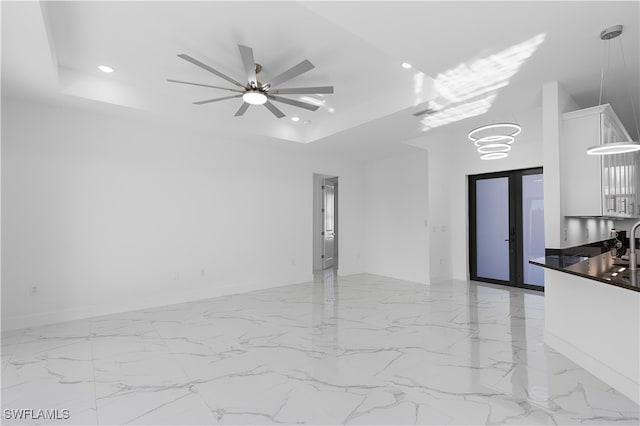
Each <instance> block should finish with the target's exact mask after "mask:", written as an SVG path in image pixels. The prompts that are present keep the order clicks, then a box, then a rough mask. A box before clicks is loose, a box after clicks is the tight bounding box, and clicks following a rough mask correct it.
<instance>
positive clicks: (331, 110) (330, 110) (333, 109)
mask: <svg viewBox="0 0 640 426" xmlns="http://www.w3.org/2000/svg"><path fill="white" fill-rule="evenodd" d="M335 110H336V109H335V108H329V109H328V110H327V111H329V112H334V111H335Z"/></svg>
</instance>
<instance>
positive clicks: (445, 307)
mask: <svg viewBox="0 0 640 426" xmlns="http://www.w3.org/2000/svg"><path fill="white" fill-rule="evenodd" d="M543 335H544V296H543V295H542V294H541V293H538V292H533V291H527V290H521V289H513V288H506V287H499V286H494V285H485V284H481V283H474V282H462V281H445V282H440V283H434V284H432V285H430V286H425V285H419V284H415V283H409V282H404V281H401V280H395V279H390V278H384V277H378V276H375V275H368V274H362V275H354V276H349V277H336V276H335V275H332V274H327V275H326V276H324V277H318V278H317V279H315V280H314V282H311V283H305V284H296V285H290V286H283V287H278V288H273V289H267V290H260V291H255V292H251V293H245V294H237V295H231V296H225V297H219V298H215V299H207V300H201V301H196V302H188V303H181V304H177V305H172V306H165V307H159V308H153V309H146V310H141V311H134V312H126V313H122V314H117V315H108V316H102V317H96V318H92V319H89V320H83V321H74V322H69V323H64V324H54V325H51V326H46V327H36V328H30V329H25V330H18V331H15V332H8V333H3V334H2V408H3V409H20V408H33V409H38V408H41V409H68V410H70V414H71V417H70V418H69V419H68V420H57V421H52V422H48V421H44V420H37V421H36V420H33V421H25V420H13V419H4V418H3V424H45V423H47V424H48V423H53V424H101V425H104V424H158V425H160V424H180V425H186V424H393V425H401V424H440V425H448V424H452V425H459V424H474V425H476V424H604V425H608V424H636V425H637V424H638V422H639V407H638V405H636V404H634V403H633V402H631V401H630V400H629V399H627V398H625V397H624V396H623V395H621V394H619V393H618V392H616V391H615V390H614V389H611V388H610V387H609V386H607V385H606V384H604V383H602V382H601V381H600V380H598V379H597V378H595V377H594V376H593V375H591V374H589V373H588V372H587V371H585V370H584V369H582V368H580V367H579V366H577V365H576V364H574V363H573V362H571V361H570V360H568V359H567V358H565V357H564V356H562V355H561V354H559V353H557V352H556V351H554V350H553V349H551V348H549V347H547V346H546V345H544V341H543Z"/></svg>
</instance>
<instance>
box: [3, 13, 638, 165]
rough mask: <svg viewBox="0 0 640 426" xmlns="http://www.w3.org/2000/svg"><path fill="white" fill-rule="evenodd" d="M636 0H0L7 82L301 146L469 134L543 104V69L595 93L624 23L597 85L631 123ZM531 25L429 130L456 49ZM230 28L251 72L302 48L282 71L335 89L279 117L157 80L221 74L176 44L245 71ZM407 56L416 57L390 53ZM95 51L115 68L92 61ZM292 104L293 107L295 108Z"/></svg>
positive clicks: (576, 90)
mask: <svg viewBox="0 0 640 426" xmlns="http://www.w3.org/2000/svg"><path fill="white" fill-rule="evenodd" d="M639 4H640V3H639V2H637V1H626V2H612V1H600V2H595V1H593V2H589V1H586V2H585V1H583V2H576V1H570V2H519V1H512V2H484V1H474V2H456V1H454V2H451V1H449V2H204V1H201V2H43V3H40V2H15V3H14V2H2V94H3V96H12V97H28V98H31V99H36V100H41V101H44V102H49V103H54V104H55V103H60V102H63V103H67V104H68V103H74V104H76V105H86V106H87V107H90V108H97V109H110V110H114V109H120V110H124V111H130V112H131V113H140V112H141V111H143V112H146V113H151V114H154V115H158V116H160V117H161V118H163V119H167V118H170V119H174V120H177V121H180V122H182V123H184V124H186V125H189V126H193V127H197V128H199V129H207V130H209V131H211V132H214V133H219V134H227V135H231V134H233V135H236V136H237V135H246V136H247V137H251V138H252V139H253V138H254V137H256V136H257V137H261V136H264V137H268V138H269V139H273V138H275V139H280V140H284V141H294V142H301V143H308V144H309V145H308V149H313V150H319V151H325V152H332V153H337V154H343V155H346V156H349V157H353V158H358V159H369V158H376V157H379V156H381V155H389V154H392V153H393V152H395V151H398V150H402V149H405V147H406V145H404V144H403V143H402V142H404V141H407V140H409V139H413V138H416V137H423V136H427V137H428V136H429V135H430V134H441V133H442V132H449V133H450V134H451V136H452V137H454V138H458V137H460V138H461V139H464V136H465V134H466V131H467V130H469V129H470V128H472V127H475V126H476V125H479V124H482V123H484V122H489V121H498V120H514V119H517V116H518V114H525V113H527V112H528V111H530V110H532V109H534V108H539V107H540V103H541V89H542V86H543V85H544V84H545V83H547V82H551V81H559V82H560V83H561V84H562V85H563V86H564V88H565V89H566V90H567V91H568V92H569V94H570V95H572V96H573V97H574V99H575V100H576V101H577V102H578V103H579V104H580V105H581V106H583V107H588V106H593V105H596V104H597V103H598V92H599V84H600V69H601V66H602V65H603V48H604V47H605V43H604V42H602V41H601V40H600V39H599V37H598V34H599V32H600V30H601V29H603V28H605V27H607V26H610V25H614V24H622V25H623V26H624V33H623V35H622V37H620V38H619V39H616V40H614V41H613V42H611V43H610V44H609V45H610V46H611V55H610V58H609V61H610V62H609V63H610V68H608V69H606V70H605V77H606V81H605V86H604V87H605V94H608V100H609V103H611V104H612V106H613V107H614V110H616V112H617V113H618V115H620V116H621V118H622V121H623V123H624V124H625V126H626V127H627V130H628V131H629V132H630V133H631V134H632V135H634V136H635V137H636V138H637V134H636V130H635V124H634V120H633V114H632V112H631V106H630V105H631V104H630V102H629V94H631V95H632V96H633V99H634V102H635V105H636V109H638V104H639V101H640V72H639V69H640V55H639V52H640V48H639V40H640V34H639V26H640V19H639V16H640V8H639ZM536 36H538V37H541V38H540V39H542V38H543V39H544V41H542V43H541V44H540V45H539V46H537V49H536V50H535V51H534V52H533V53H532V54H531V56H530V57H528V58H524V60H523V63H522V65H521V66H520V67H519V69H517V72H515V74H514V75H513V76H511V77H510V78H509V79H508V81H507V82H508V85H506V86H504V87H501V88H499V89H498V90H497V91H496V92H495V100H494V102H493V104H492V105H491V107H490V109H489V110H488V111H487V112H486V113H484V114H482V115H479V116H477V117H474V118H467V119H464V120H461V121H458V122H456V123H452V124H448V125H445V126H442V127H440V128H437V129H434V130H429V131H426V132H425V131H424V130H423V128H424V126H423V124H422V123H421V122H420V120H419V119H417V118H415V117H414V116H413V115H412V113H413V112H416V111H420V110H421V109H425V108H426V106H427V105H428V104H427V101H429V100H434V99H438V98H437V96H438V92H436V91H435V90H434V79H435V80H436V81H439V77H438V76H439V75H443V74H445V73H447V71H450V70H453V69H456V67H459V65H460V64H464V65H465V66H467V67H468V68H471V69H472V70H477V68H476V65H477V64H478V63H479V62H477V61H480V60H483V59H486V58H490V57H491V55H498V56H500V54H501V52H505V50H506V51H508V49H510V48H512V49H513V46H520V45H521V44H522V43H523V42H527V41H528V40H532V39H534V38H535V37H536ZM618 41H621V42H622V44H623V49H624V54H625V59H626V62H627V67H626V69H625V68H624V67H623V65H622V60H621V56H620V50H619V44H618ZM238 44H244V45H247V46H251V47H252V48H253V49H254V54H255V59H256V61H257V62H259V63H260V64H262V65H263V72H262V74H261V80H262V81H268V80H269V77H270V76H274V75H276V74H278V73H280V72H282V71H284V70H285V69H287V68H289V67H291V66H293V65H295V64H297V63H298V62H300V61H302V60H303V59H308V60H310V61H311V62H312V63H313V64H314V65H315V66H316V68H315V69H313V70H311V71H309V72H307V73H305V74H303V75H301V76H299V77H296V78H295V79H293V80H291V81H290V82H287V83H285V84H283V85H282V87H299V86H321V85H333V86H334V87H335V93H334V94H333V95H325V96H323V97H321V96H316V97H317V98H318V100H320V101H323V102H324V106H323V107H321V108H320V109H319V110H318V111H316V112H309V111H306V110H303V109H299V108H295V107H292V106H289V105H284V104H276V105H277V106H278V107H279V108H280V109H281V110H282V111H283V112H284V113H285V114H286V115H287V117H286V118H282V119H276V118H275V117H274V116H273V115H271V113H270V112H268V111H267V110H266V109H265V108H263V107H260V106H252V107H251V108H250V109H249V111H248V112H247V113H246V114H245V116H244V117H239V118H238V117H233V114H234V113H235V112H236V110H237V109H238V108H239V106H240V104H241V103H242V102H241V100H240V99H232V100H226V101H221V102H218V103H212V104H206V105H200V106H198V105H192V102H193V101H197V100H203V99H211V98H215V97H221V96H226V95H227V94H228V92H224V91H217V90H215V89H208V88H204V87H192V86H186V85H178V84H171V83H168V82H166V79H167V78H174V79H178V80H187V81H194V82H200V83H205V84H211V85H219V86H228V87H230V85H229V84H228V83H227V82H226V81H224V80H222V79H220V78H218V77H216V76H215V75H213V74H210V73H207V72H206V71H204V70H202V69H200V68H198V67H196V66H194V65H192V64H189V63H187V62H185V61H183V60H181V59H179V58H178V57H177V56H176V55H177V54H179V53H187V54H189V55H191V56H193V57H195V58H197V59H199V60H201V61H203V62H205V63H207V64H209V65H211V66H213V67H214V68H216V69H218V70H220V71H222V72H224V73H225V74H227V75H230V76H231V77H233V78H236V79H238V80H241V79H242V75H243V72H242V69H243V67H242V62H241V59H240V55H239V52H238V49H237V45H238ZM494 57H495V56H494ZM403 61H406V62H409V63H411V64H412V65H413V69H410V70H407V69H403V68H401V67H400V63H401V62H403ZM100 64H107V65H110V66H112V67H113V68H115V69H116V72H115V73H113V74H109V75H106V74H103V73H101V72H100V71H98V70H97V66H98V65H100ZM476 80H478V77H477V76H476ZM420 81H421V82H422V85H421V86H419V85H417V82H420ZM288 97H291V98H298V96H297V95H289V96H288ZM120 113H122V111H120ZM293 115H296V116H299V117H301V119H302V120H301V121H300V122H297V123H294V122H292V121H291V120H290V119H289V117H291V116H293ZM303 120H309V121H311V124H306V125H305V124H303V122H302V121H303Z"/></svg>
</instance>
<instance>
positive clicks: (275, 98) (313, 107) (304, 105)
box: [267, 95, 320, 111]
mask: <svg viewBox="0 0 640 426" xmlns="http://www.w3.org/2000/svg"><path fill="white" fill-rule="evenodd" d="M267 97H268V98H269V99H271V100H272V101H276V102H282V103H283V104H289V105H293V106H297V107H298V108H304V109H308V110H309V111H315V110H317V109H318V108H320V107H319V106H318V105H311V104H308V103H305V102H300V101H294V100H293V99H287V98H282V97H280V96H271V95H269V96H267Z"/></svg>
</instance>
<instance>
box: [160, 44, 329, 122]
mask: <svg viewBox="0 0 640 426" xmlns="http://www.w3.org/2000/svg"><path fill="white" fill-rule="evenodd" d="M238 50H239V51H240V57H241V58H242V64H243V65H244V71H245V75H246V77H247V83H246V84H242V83H240V82H238V81H236V80H234V79H233V78H231V77H229V76H228V75H226V74H224V73H222V72H220V71H218V70H216V69H215V68H212V67H210V66H209V65H207V64H205V63H203V62H200V61H199V60H197V59H195V58H192V57H191V56H189V55H187V54H184V53H181V54H179V55H178V57H179V58H181V59H184V60H185V61H187V62H190V63H192V64H194V65H196V66H198V67H200V68H202V69H204V70H206V71H209V72H210V73H212V74H214V75H216V76H218V77H220V78H222V79H223V80H226V81H228V82H229V83H231V84H233V85H235V86H237V87H238V88H228V87H220V86H212V85H209V84H202V83H193V82H189V81H182V80H173V79H167V81H168V82H170V83H179V84H188V85H192V86H202V87H209V88H212V89H220V90H227V91H231V92H236V93H238V95H231V96H224V97H221V98H213V99H207V100H204V101H197V102H194V104H195V105H203V104H208V103H212V102H218V101H223V100H226V99H234V98H240V97H241V98H242V100H243V103H242V105H241V106H240V109H238V111H237V112H236V113H235V114H234V116H235V117H240V116H242V115H244V113H245V112H246V111H247V109H249V106H251V105H264V106H265V108H267V109H268V110H269V111H270V112H271V113H272V114H273V115H275V116H276V118H282V117H284V116H285V114H284V113H283V112H282V111H281V110H280V109H279V108H278V107H276V106H275V105H274V104H273V103H271V101H275V102H280V103H283V104H287V105H291V106H295V107H298V108H304V109H306V110H309V111H316V110H317V109H318V108H320V106H319V105H313V104H310V103H307V102H302V101H298V100H295V99H289V98H285V97H282V96H279V95H285V94H287V95H316V94H331V93H333V86H319V87H288V88H281V89H277V88H276V87H277V86H279V85H280V84H282V83H285V82H287V81H289V80H291V79H293V78H295V77H297V76H299V75H301V74H303V73H305V72H307V71H310V70H312V69H313V68H315V67H314V66H313V64H312V63H311V62H309V61H308V60H306V59H305V60H304V61H302V62H300V63H299V64H297V65H294V66H293V67H291V68H289V69H288V70H286V71H284V72H282V73H280V74H278V75H276V76H275V77H273V78H272V79H271V81H270V82H268V83H261V82H260V81H258V74H259V73H260V71H262V65H260V64H257V63H256V62H255V60H254V58H253V49H251V48H250V47H247V46H243V45H238Z"/></svg>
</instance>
